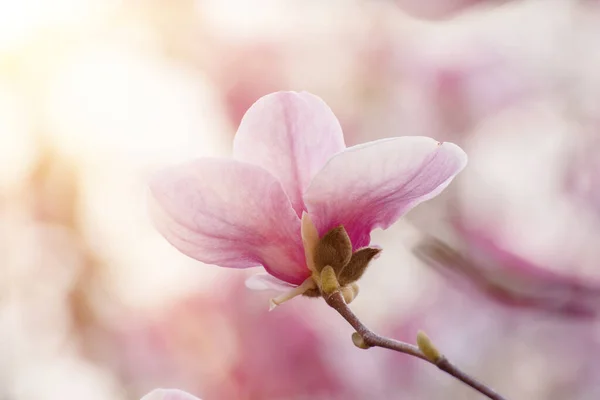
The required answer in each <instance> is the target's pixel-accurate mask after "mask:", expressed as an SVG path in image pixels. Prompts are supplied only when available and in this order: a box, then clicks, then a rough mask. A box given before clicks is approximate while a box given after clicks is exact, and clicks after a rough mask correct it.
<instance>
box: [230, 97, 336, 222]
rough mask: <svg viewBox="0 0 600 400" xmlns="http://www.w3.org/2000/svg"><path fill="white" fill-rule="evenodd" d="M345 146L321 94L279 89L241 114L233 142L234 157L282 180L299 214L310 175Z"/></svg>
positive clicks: (311, 176) (303, 206) (302, 206)
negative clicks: (244, 113) (320, 96)
mask: <svg viewBox="0 0 600 400" xmlns="http://www.w3.org/2000/svg"><path fill="white" fill-rule="evenodd" d="M345 148H346V146H345V144H344V136H343V134H342V128H341V127H340V123H339V122H338V120H337V118H336V117H335V115H333V112H332V111H331V109H330V108H329V107H328V106H327V104H325V102H324V101H323V100H321V99H320V98H318V97H317V96H314V95H312V94H310V93H306V92H301V93H296V92H277V93H273V94H269V95H267V96H264V97H262V98H260V99H259V100H258V101H257V102H256V103H254V104H253V105H252V107H250V109H249V110H248V111H247V112H246V115H244V118H243V119H242V122H241V123H240V127H239V129H238V131H237V134H236V136H235V139H234V143H233V156H234V158H235V159H237V160H240V161H245V162H248V163H252V164H256V165H260V166H261V167H263V168H265V169H266V170H267V171H269V172H271V173H272V174H273V175H274V176H275V177H276V178H277V179H279V182H281V184H282V185H283V189H284V190H285V192H286V193H287V195H288V197H289V199H290V201H291V202H292V207H293V208H294V210H295V211H296V214H298V216H301V215H302V211H303V210H305V209H306V207H305V205H304V202H303V200H302V193H304V191H305V190H306V188H307V187H308V185H309V184H310V181H311V179H312V178H313V176H314V175H315V174H316V173H317V172H318V171H319V170H320V169H321V168H322V167H323V165H325V163H326V162H327V161H328V160H329V159H330V158H331V157H332V156H333V155H334V154H336V153H338V152H340V151H342V150H344V149H345Z"/></svg>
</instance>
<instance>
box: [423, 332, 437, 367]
mask: <svg viewBox="0 0 600 400" xmlns="http://www.w3.org/2000/svg"><path fill="white" fill-rule="evenodd" d="M417 346H419V350H421V351H422V352H423V354H424V355H425V357H427V359H428V360H429V361H431V362H432V363H434V364H435V363H437V362H438V361H439V360H440V359H441V358H442V354H441V353H440V351H439V350H438V349H437V348H436V347H435V346H434V345H433V342H432V341H431V339H429V337H428V336H427V335H426V334H425V332H423V331H419V332H417Z"/></svg>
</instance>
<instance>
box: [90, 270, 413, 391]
mask: <svg viewBox="0 0 600 400" xmlns="http://www.w3.org/2000/svg"><path fill="white" fill-rule="evenodd" d="M241 278H243V277H242V276H239V278H238V277H235V278H234V279H227V280H221V281H219V282H216V285H215V286H217V287H219V291H218V293H211V294H209V295H204V294H201V293H198V294H193V295H192V296H188V297H186V298H183V299H182V300H181V301H178V302H176V303H175V304H173V305H172V306H169V307H168V308H166V309H165V310H164V312H162V313H160V314H158V315H148V314H141V315H140V313H139V312H136V317H135V318H133V317H126V318H124V320H119V321H120V322H119V324H118V325H116V326H115V328H114V330H113V333H112V338H109V340H110V341H111V342H114V343H115V345H114V347H112V348H111V349H112V350H113V352H112V353H110V354H109V353H107V352H104V353H103V354H102V355H101V356H103V357H104V358H103V359H102V362H103V363H106V364H107V365H110V366H111V367H112V368H116V369H118V370H120V376H121V377H122V379H123V381H124V382H126V383H127V386H128V387H129V388H130V389H131V391H132V392H133V393H138V392H140V391H141V392H146V391H148V390H149V388H151V387H156V386H164V387H179V388H182V389H185V390H187V391H188V392H191V393H198V394H200V395H201V396H202V397H203V398H207V399H305V398H311V399H321V398H322V399H347V400H360V399H363V398H365V396H366V395H367V394H371V395H374V396H375V397H374V398H385V396H382V395H380V394H381V393H385V390H387V389H386V388H388V387H391V386H393V384H395V383H396V382H397V381H398V378H397V377H395V378H394V379H389V380H388V378H387V377H386V379H383V378H382V370H384V369H385V365H383V364H382V365H381V366H380V361H381V360H382V359H383V360H387V359H388V357H394V356H398V355H390V354H388V353H387V352H382V353H380V354H375V355H374V354H369V353H367V352H356V351H352V349H353V345H352V343H351V342H350V341H348V340H344V339H347V331H346V330H345V329H343V328H345V321H343V320H342V319H334V321H328V320H327V318H328V316H329V315H330V314H328V312H329V311H330V310H329V309H328V308H327V307H326V306H325V305H324V304H323V303H322V302H318V301H314V302H307V303H306V304H298V305H295V304H290V306H289V307H284V308H282V309H281V310H280V311H279V312H278V313H276V314H273V313H269V312H268V310H267V309H266V308H265V307H264V298H262V296H260V295H257V293H254V292H250V291H247V290H244V289H245V287H244V281H243V279H241ZM307 314H309V315H310V319H309V318H306V315H307ZM400 360H401V361H403V362H400V363H396V366H395V368H396V369H395V372H396V373H399V374H401V375H403V376H405V375H407V374H408V373H409V372H410V369H411V368H412V365H413V364H414V362H413V360H411V359H410V358H407V357H400ZM417 362H418V361H417ZM367 366H368V370H364V369H365V368H366V367H367ZM265 377H268V379H266V378H265ZM367 383H369V384H373V385H375V384H376V387H373V386H370V385H369V384H367Z"/></svg>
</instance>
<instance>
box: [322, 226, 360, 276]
mask: <svg viewBox="0 0 600 400" xmlns="http://www.w3.org/2000/svg"><path fill="white" fill-rule="evenodd" d="M351 258H352V242H350V237H348V233H347V232H346V229H344V227H343V226H338V227H337V228H334V229H332V230H330V231H329V232H327V233H326V234H325V236H323V237H322V238H321V240H319V242H318V243H317V245H316V247H315V252H314V261H315V268H316V270H317V271H321V270H322V269H323V268H324V267H325V266H326V265H329V266H331V267H332V268H333V270H334V271H336V273H339V271H341V270H342V268H344V266H345V265H346V264H348V262H350V259H351Z"/></svg>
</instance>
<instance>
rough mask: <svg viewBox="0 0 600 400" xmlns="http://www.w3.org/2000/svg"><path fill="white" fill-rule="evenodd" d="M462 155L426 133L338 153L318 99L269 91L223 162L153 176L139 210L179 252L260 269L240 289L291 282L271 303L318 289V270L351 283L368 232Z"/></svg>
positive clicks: (330, 117)
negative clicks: (144, 207) (144, 205)
mask: <svg viewBox="0 0 600 400" xmlns="http://www.w3.org/2000/svg"><path fill="white" fill-rule="evenodd" d="M466 162H467V157H466V154H465V153H464V152H463V151H462V150H461V149H460V148H459V147H458V146H456V145H454V144H452V143H440V142H437V141H436V140H434V139H431V138H427V137H417V136H410V137H397V138H389V139H382V140H377V141H374V142H368V143H364V144H361V145H358V146H354V147H349V148H346V146H345V144H344V137H343V134H342V129H341V127H340V124H339V122H338V120H337V119H336V117H335V116H334V114H333V112H332V111H331V109H330V108H329V107H328V106H327V105H326V104H325V102H323V100H321V99H320V98H318V97H316V96H314V95H312V94H309V93H306V92H301V93H296V92H277V93H273V94H270V95H267V96H264V97H262V98H261V99H259V100H258V101H257V102H256V103H254V104H253V105H252V106H251V107H250V109H249V110H248V111H247V112H246V114H245V115H244V117H243V119H242V121H241V123H240V127H239V129H238V131H237V134H236V136H235V139H234V144H233V159H220V158H202V159H199V160H196V161H192V162H189V163H186V164H183V165H179V166H175V167H171V168H169V169H166V170H163V171H161V172H160V173H158V174H157V175H156V176H155V177H154V178H153V179H152V181H151V183H150V194H151V195H150V201H149V206H150V212H151V216H152V218H153V220H154V223H155V225H156V227H157V229H158V231H159V232H160V233H161V234H162V235H163V236H164V237H165V238H166V239H167V240H168V241H169V242H170V243H171V244H172V245H173V246H175V247H176V248H177V249H179V250H180V251H181V252H183V253H184V254H186V255H188V256H190V257H192V258H195V259H197V260H199V261H202V262H205V263H209V264H215V265H218V266H221V267H227V268H248V267H255V266H259V265H262V266H263V267H264V269H265V270H266V272H267V273H268V274H269V276H266V275H261V276H259V277H255V278H254V279H252V280H251V281H250V283H249V285H250V286H253V287H256V286H257V283H258V282H261V283H262V284H264V285H265V286H266V287H273V286H278V287H280V288H286V287H287V288H290V287H292V288H293V289H292V290H291V291H289V292H288V293H287V294H285V295H283V296H280V297H279V298H278V299H276V300H275V301H274V303H275V304H280V303H281V302H283V301H285V300H288V299H290V298H292V297H294V296H297V295H300V294H309V293H310V294H311V295H318V289H319V287H318V286H319V283H320V282H319V279H318V275H319V273H320V272H321V271H322V270H324V269H326V270H327V271H328V272H331V273H332V274H337V278H338V280H343V281H344V282H343V284H345V285H346V286H347V287H351V286H352V284H353V283H354V281H355V280H356V279H358V278H359V277H360V275H361V274H362V271H363V270H364V267H365V266H366V264H367V263H368V261H369V260H370V259H371V258H373V257H374V256H375V255H376V254H377V253H378V252H379V250H378V249H376V248H369V247H368V246H369V244H370V240H371V239H370V233H371V231H372V230H373V229H375V228H382V229H386V228H387V227H389V226H390V225H392V224H393V223H394V222H395V221H397V220H398V219H399V218H400V217H401V216H402V215H403V214H404V213H406V212H407V211H409V210H410V209H411V208H413V207H414V206H416V205H417V204H419V203H421V202H423V201H425V200H428V199H430V198H432V197H434V196H436V195H437V194H439V193H440V192H441V191H442V190H443V189H444V188H445V187H446V186H448V184H449V183H450V182H451V181H452V179H453V178H454V176H455V175H456V174H457V173H458V172H460V171H461V170H462V169H463V168H464V167H465V165H466ZM319 249H320V251H321V253H320V254H315V252H317V253H319ZM332 257H333V258H334V259H335V260H333V259H332ZM326 266H331V267H333V271H332V268H328V269H327V268H325V267H326ZM343 271H345V272H343ZM340 283H342V282H340ZM351 291H352V292H354V293H353V294H354V295H355V294H356V292H355V290H354V289H353V290H351Z"/></svg>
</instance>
